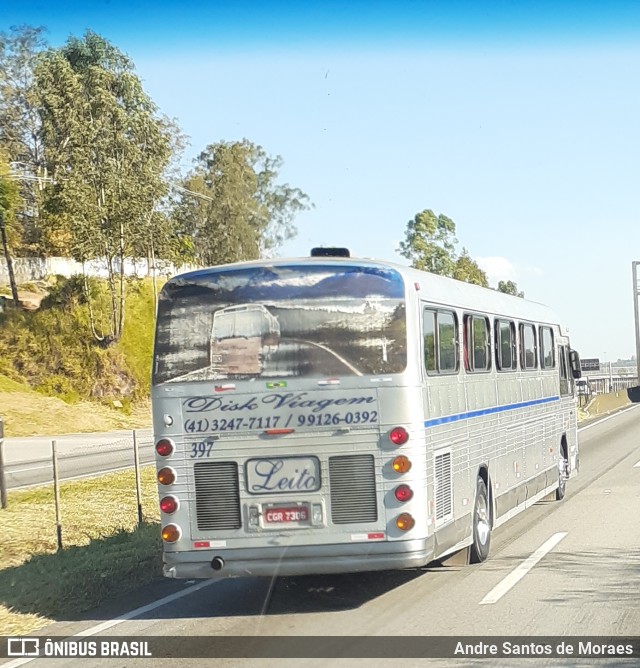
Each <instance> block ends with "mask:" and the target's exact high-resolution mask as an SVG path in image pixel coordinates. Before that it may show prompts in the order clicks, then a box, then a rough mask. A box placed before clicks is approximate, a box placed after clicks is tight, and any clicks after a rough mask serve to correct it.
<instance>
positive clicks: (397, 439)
mask: <svg viewBox="0 0 640 668" xmlns="http://www.w3.org/2000/svg"><path fill="white" fill-rule="evenodd" d="M389 440H390V441H391V442H392V443H393V444H394V445H404V444H405V443H406V442H407V441H408V440H409V432H408V431H407V430H406V429H405V428H404V427H394V428H393V429H392V430H391V431H390V432H389Z"/></svg>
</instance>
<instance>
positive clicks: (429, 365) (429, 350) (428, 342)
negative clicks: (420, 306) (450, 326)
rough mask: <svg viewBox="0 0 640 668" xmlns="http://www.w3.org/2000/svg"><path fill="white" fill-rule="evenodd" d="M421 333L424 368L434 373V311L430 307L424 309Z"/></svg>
mask: <svg viewBox="0 0 640 668" xmlns="http://www.w3.org/2000/svg"><path fill="white" fill-rule="evenodd" d="M422 334H423V336H424V368H425V369H426V370H427V371H431V372H432V373H435V371H436V313H435V311H432V310H431V309H428V308H426V309H424V317H423V326H422Z"/></svg>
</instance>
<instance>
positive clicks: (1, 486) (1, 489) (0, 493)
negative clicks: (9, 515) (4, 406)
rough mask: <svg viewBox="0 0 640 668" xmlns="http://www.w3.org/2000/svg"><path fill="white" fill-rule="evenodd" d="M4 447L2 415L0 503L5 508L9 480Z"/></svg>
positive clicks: (0, 424) (0, 418) (0, 431)
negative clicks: (6, 474) (6, 471)
mask: <svg viewBox="0 0 640 668" xmlns="http://www.w3.org/2000/svg"><path fill="white" fill-rule="evenodd" d="M3 447H4V422H3V420H2V415H0V505H2V509H3V510H4V509H5V508H6V507H7V481H6V478H5V476H4V459H3V456H2V449H3Z"/></svg>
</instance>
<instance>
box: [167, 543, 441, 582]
mask: <svg viewBox="0 0 640 668" xmlns="http://www.w3.org/2000/svg"><path fill="white" fill-rule="evenodd" d="M432 558H433V547H432V541H431V540H430V539H429V540H427V539H424V540H412V541H399V542H393V543H391V542H381V543H373V544H369V545H366V546H365V545H363V544H357V545H351V544H349V545H313V546H311V545H310V546H296V547H289V548H286V547H268V548H252V549H246V548H243V549H236V550H206V551H205V550H202V551H200V550H199V551H197V552H195V551H189V552H165V554H164V568H163V571H164V575H165V576H166V577H170V578H187V579H203V578H205V579H206V578H225V577H254V576H268V577H273V576H292V575H319V574H329V573H359V572H366V571H384V570H397V569H403V568H417V567H420V566H424V565H425V564H426V563H427V562H429V561H430V560H431V559H432ZM214 559H216V560H217V561H216V563H217V565H218V566H219V565H220V563H221V562H222V563H223V565H222V567H221V568H219V570H214V568H213V565H212V563H213V561H214ZM220 560H221V561H220Z"/></svg>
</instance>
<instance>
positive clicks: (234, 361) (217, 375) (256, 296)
mask: <svg viewBox="0 0 640 668" xmlns="http://www.w3.org/2000/svg"><path fill="white" fill-rule="evenodd" d="M406 338H407V335H406V319H405V300H404V284H403V281H402V278H401V276H400V274H398V272H396V271H395V270H393V269H389V268H384V267H370V266H365V267H362V266H351V265H347V266H331V265H328V266H325V265H317V264H315V263H314V264H313V265H309V266H299V265H298V266H273V267H257V268H256V267H254V268H241V269H226V270H225V269H220V270H204V271H201V272H198V273H196V274H192V275H190V278H183V279H180V278H178V279H174V280H172V281H170V282H169V283H168V284H167V285H166V286H165V288H164V290H163V291H162V294H161V297H160V301H159V305H158V321H157V329H156V346H155V359H154V374H153V382H154V384H160V383H166V382H172V381H197V380H203V381H205V380H224V379H229V380H235V379H238V380H240V379H251V378H275V377H278V378H280V377H313V376H324V377H326V376H333V375H335V376H344V375H357V376H360V375H369V374H381V373H385V374H389V373H400V372H402V371H404V369H405V367H406V357H407V352H406V349H407V345H406Z"/></svg>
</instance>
